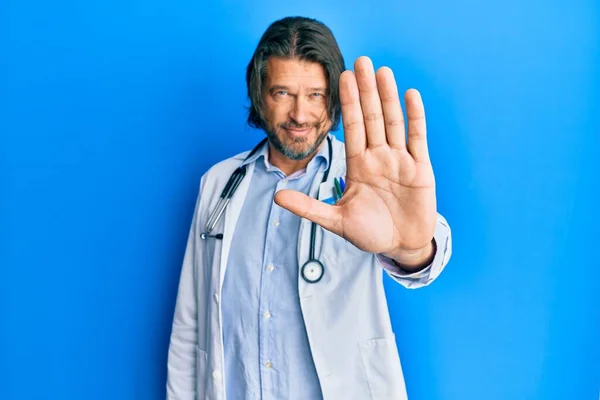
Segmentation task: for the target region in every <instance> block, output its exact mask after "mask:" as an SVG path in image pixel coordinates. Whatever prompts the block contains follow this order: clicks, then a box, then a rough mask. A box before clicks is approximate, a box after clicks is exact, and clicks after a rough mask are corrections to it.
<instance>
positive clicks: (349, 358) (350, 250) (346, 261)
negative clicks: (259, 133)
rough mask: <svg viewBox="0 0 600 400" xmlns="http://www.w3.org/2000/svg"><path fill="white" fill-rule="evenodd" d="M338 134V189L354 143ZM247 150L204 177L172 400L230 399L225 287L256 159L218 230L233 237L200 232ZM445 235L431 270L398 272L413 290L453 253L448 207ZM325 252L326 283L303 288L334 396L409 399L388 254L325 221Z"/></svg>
mask: <svg viewBox="0 0 600 400" xmlns="http://www.w3.org/2000/svg"><path fill="white" fill-rule="evenodd" d="M332 139H333V140H332V142H333V157H332V158H333V159H332V160H331V162H332V164H331V172H330V174H329V178H328V179H329V181H330V182H328V184H327V186H328V187H332V185H333V178H334V177H339V176H344V175H345V171H346V158H345V147H344V144H343V143H342V142H340V141H338V140H336V139H335V137H333V136H332ZM247 154H248V153H247V152H246V153H242V154H238V155H236V156H234V157H231V158H229V159H227V160H225V161H222V162H220V163H218V164H216V165H215V166H213V167H212V168H211V169H210V170H209V171H208V172H207V173H206V174H205V175H204V176H203V177H202V180H201V184H200V194H199V196H198V201H197V203H196V208H195V211H194V217H193V221H192V225H191V229H190V234H189V238H188V243H187V249H186V252H185V257H184V262H183V267H182V270H181V277H180V283H179V291H178V295H177V304H176V309H175V315H174V319H173V327H172V333H171V341H170V346H169V354H168V377H167V399H169V400H192V399H193V400H196V399H198V400H200V399H202V400H204V399H210V400H223V399H225V398H226V397H225V396H226V393H225V385H224V379H225V377H224V370H223V366H224V353H223V346H226V345H227V344H226V343H225V344H224V343H223V340H222V337H223V335H222V330H221V329H222V320H221V307H220V304H221V289H222V286H223V277H224V275H225V268H226V266H227V259H228V255H229V250H230V246H231V239H232V237H233V232H234V230H235V229H236V222H237V219H238V216H239V214H240V210H241V208H242V204H243V203H244V198H245V196H246V193H247V190H248V186H249V184H250V181H251V179H252V173H253V170H254V163H251V164H250V165H249V166H248V170H247V174H246V177H245V179H244V180H243V181H242V183H241V184H240V186H239V187H238V190H237V192H236V194H235V196H234V197H233V199H232V200H231V202H230V204H229V206H228V207H227V209H226V211H225V215H224V218H222V219H221V221H220V222H219V224H218V225H217V227H216V228H215V229H214V231H213V232H214V233H220V232H223V240H216V239H214V238H211V239H208V240H202V239H201V238H200V233H201V232H203V230H204V226H205V224H206V220H207V218H208V216H209V214H210V212H212V210H213V209H214V207H215V204H216V202H217V200H218V199H219V196H220V194H221V191H222V190H223V187H224V186H225V184H226V182H227V180H228V179H229V177H230V176H231V174H232V173H233V171H234V170H235V169H236V168H237V167H238V166H239V165H240V163H241V162H242V160H243V159H244V158H245V157H246V155H247ZM322 177H323V175H322V172H321V173H319V174H318V175H317V177H316V179H315V181H314V183H313V186H312V189H311V195H315V194H316V193H318V192H319V186H320V182H321V179H322ZM320 197H322V196H320ZM310 224H311V223H310V221H308V220H305V219H303V220H302V223H301V225H300V231H299V241H298V244H297V246H298V265H299V266H302V265H303V264H304V263H305V262H306V260H307V259H308V254H309V243H310ZM238 228H239V229H244V227H238ZM248 234H249V235H251V234H252V232H248ZM435 239H436V242H437V244H438V249H437V253H436V255H435V258H434V261H433V263H432V265H431V266H430V267H428V269H427V270H426V271H424V273H421V274H413V275H412V276H410V275H409V276H405V277H398V276H392V278H394V279H395V280H396V281H398V282H399V283H401V284H402V285H404V286H405V287H410V288H416V287H420V286H425V285H428V284H429V283H431V282H432V281H433V280H434V279H435V278H436V277H437V276H438V275H439V274H440V272H441V271H442V269H443V268H444V267H445V265H446V264H447V262H448V260H449V258H450V255H451V247H452V245H451V234H450V228H449V227H448V224H447V223H446V221H445V219H444V218H443V217H442V216H441V215H438V224H437V226H436V231H435ZM315 255H316V256H317V257H318V258H319V259H320V260H321V261H322V262H323V263H324V265H325V275H324V276H323V278H322V279H321V281H319V282H318V283H316V284H309V283H306V282H305V281H304V280H303V279H302V278H299V279H298V292H299V296H300V304H301V308H302V314H303V316H304V321H305V325H306V330H307V334H308V339H309V343H310V350H311V352H312V355H313V359H314V362H315V367H316V371H317V374H318V377H319V381H320V384H321V388H322V392H323V396H324V400H341V399H344V400H354V399H356V400H365V399H375V400H402V399H406V398H407V395H406V389H405V384H404V378H403V374H402V368H401V365H400V359H399V356H398V351H397V347H396V341H395V336H394V332H393V331H392V326H391V323H390V318H389V314H388V307H387V303H386V298H385V293H384V287H383V276H382V274H383V272H384V269H383V268H382V264H380V260H379V259H378V258H377V257H376V256H375V255H373V254H370V253H365V252H363V251H361V250H359V249H357V248H356V247H355V246H353V245H352V244H350V243H349V242H347V241H346V240H344V239H342V238H341V237H339V236H337V235H335V234H332V233H330V232H327V231H325V230H323V229H322V228H320V227H319V228H318V229H317V236H316V249H315ZM228 400H244V399H228Z"/></svg>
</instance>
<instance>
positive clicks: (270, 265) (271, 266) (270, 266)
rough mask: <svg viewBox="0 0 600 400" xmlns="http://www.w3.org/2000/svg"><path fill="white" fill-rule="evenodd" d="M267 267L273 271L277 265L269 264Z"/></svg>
mask: <svg viewBox="0 0 600 400" xmlns="http://www.w3.org/2000/svg"><path fill="white" fill-rule="evenodd" d="M267 269H268V270H269V272H273V270H274V269H275V266H273V264H269V266H268V267H267Z"/></svg>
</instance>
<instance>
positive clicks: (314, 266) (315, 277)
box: [200, 136, 333, 283]
mask: <svg viewBox="0 0 600 400" xmlns="http://www.w3.org/2000/svg"><path fill="white" fill-rule="evenodd" d="M266 141H267V139H266V138H265V139H263V140H262V141H261V142H260V143H259V144H258V145H256V147H254V149H252V151H251V152H250V154H248V156H247V157H246V158H245V159H244V161H246V160H248V159H249V158H250V157H252V155H254V154H255V153H256V152H257V151H258V150H259V149H260V148H261V147H262V146H263V145H264V144H265V142H266ZM327 144H328V146H329V165H328V166H327V169H326V170H325V175H324V176H323V180H322V181H321V184H323V183H325V182H327V178H328V177H329V170H330V169H331V161H332V160H331V157H332V153H333V146H332V144H331V138H330V137H329V136H327ZM246 167H247V165H243V166H240V167H238V168H237V169H236V170H235V171H234V172H233V174H231V177H229V180H228V181H227V184H226V185H225V188H224V189H223V191H222V192H221V196H220V198H219V201H218V202H217V205H216V206H215V208H214V210H213V212H212V213H211V214H210V217H209V218H208V221H207V222H206V227H205V229H204V232H202V233H201V234H200V238H201V239H202V240H206V239H208V238H215V239H223V234H222V233H218V234H216V235H211V233H212V231H213V229H214V228H215V226H216V225H217V223H218V222H219V220H220V219H221V217H222V215H223V212H224V211H225V208H226V207H227V205H228V204H229V202H230V201H231V198H232V197H233V195H234V194H235V191H236V190H237V188H238V186H239V185H240V183H241V182H242V180H243V179H244V177H245V176H246ZM316 233H317V225H316V224H315V223H314V222H312V226H311V230H310V250H309V257H308V261H307V262H305V263H304V265H303V266H302V269H301V275H302V279H304V280H305V281H306V282H308V283H317V282H319V281H320V280H321V278H323V275H324V274H325V266H324V265H323V263H322V262H321V261H319V260H318V259H316V258H315V236H316Z"/></svg>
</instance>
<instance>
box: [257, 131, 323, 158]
mask: <svg viewBox="0 0 600 400" xmlns="http://www.w3.org/2000/svg"><path fill="white" fill-rule="evenodd" d="M322 125H323V124H322V123H320V122H317V123H312V124H302V125H300V124H297V123H295V122H293V121H288V122H284V123H281V124H277V125H276V126H267V127H266V129H265V131H266V133H267V137H268V138H269V142H271V144H272V145H273V147H274V148H275V149H276V150H277V151H279V152H280V153H281V154H283V155H284V156H286V157H287V158H289V159H292V160H296V161H298V160H304V159H305V158H307V157H309V156H311V155H313V154H314V153H315V152H316V151H317V150H318V148H319V146H321V143H323V140H325V138H326V137H327V133H328V132H327V131H320V130H321V127H322ZM288 128H296V129H304V128H311V129H316V131H317V137H316V139H315V142H314V143H313V144H312V145H311V146H309V147H308V148H304V149H303V150H300V149H299V147H300V148H302V147H304V146H302V144H305V143H308V142H309V140H310V139H309V138H308V136H307V137H301V138H294V139H292V143H284V141H283V140H282V138H281V137H285V136H284V135H285V134H284V133H282V135H281V137H280V136H279V135H278V134H277V132H278V131H281V130H283V129H288ZM294 144H296V145H297V146H294Z"/></svg>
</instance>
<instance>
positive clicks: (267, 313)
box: [263, 311, 271, 318]
mask: <svg viewBox="0 0 600 400" xmlns="http://www.w3.org/2000/svg"><path fill="white" fill-rule="evenodd" d="M263 315H264V316H265V318H271V313H270V312H268V311H265V313H264V314H263Z"/></svg>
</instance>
